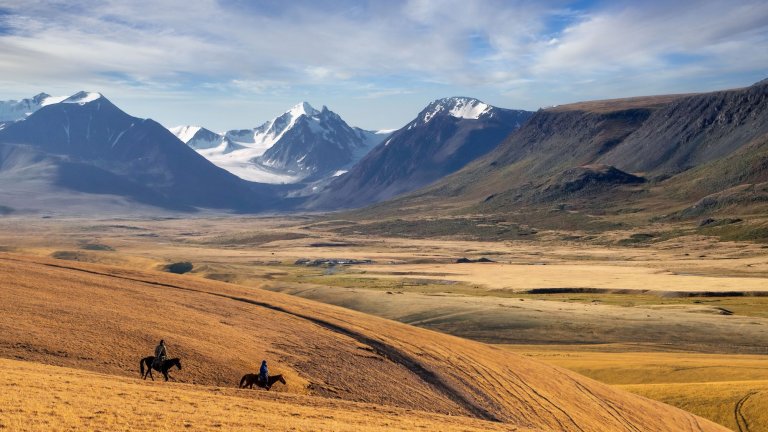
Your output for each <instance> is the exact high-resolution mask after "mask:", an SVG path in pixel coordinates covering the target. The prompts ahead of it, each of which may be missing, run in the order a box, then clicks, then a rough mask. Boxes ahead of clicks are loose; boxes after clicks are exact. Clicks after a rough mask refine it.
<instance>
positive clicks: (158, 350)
mask: <svg viewBox="0 0 768 432" xmlns="http://www.w3.org/2000/svg"><path fill="white" fill-rule="evenodd" d="M167 357H168V350H167V349H166V348H165V340H163V339H160V343H159V344H157V347H155V360H154V361H153V362H152V368H153V369H157V370H160V366H161V365H162V364H163V361H164V360H165V359H166V358H167Z"/></svg>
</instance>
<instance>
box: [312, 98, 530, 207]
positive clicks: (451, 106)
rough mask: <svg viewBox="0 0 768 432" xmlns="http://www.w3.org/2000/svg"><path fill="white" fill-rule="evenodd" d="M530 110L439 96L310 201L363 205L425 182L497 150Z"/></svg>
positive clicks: (314, 205)
mask: <svg viewBox="0 0 768 432" xmlns="http://www.w3.org/2000/svg"><path fill="white" fill-rule="evenodd" d="M531 114H532V113H531V112H529V111H521V110H507V109H503V108H496V107H493V106H491V105H487V104H485V103H483V102H481V101H479V100H477V99H473V98H467V97H451V98H444V99H438V100H436V101H434V102H432V103H430V104H429V105H428V106H427V107H426V108H424V110H422V111H421V112H420V113H419V114H418V116H417V117H416V118H415V119H414V120H412V121H411V122H409V123H408V124H407V125H405V126H404V127H403V128H401V129H399V130H397V131H395V132H394V133H392V135H391V137H389V138H388V139H387V140H385V141H384V143H383V145H379V146H377V147H376V148H374V149H373V150H372V151H371V152H370V153H369V154H368V155H367V156H366V157H364V158H363V159H362V160H361V161H360V162H359V163H358V164H356V165H355V166H354V167H353V168H352V169H351V170H350V171H349V172H348V173H346V174H345V175H343V176H340V177H338V178H337V179H335V180H334V181H333V182H331V183H330V184H329V185H328V186H327V187H326V188H325V189H323V190H322V191H321V192H320V193H319V194H318V195H317V196H316V197H312V198H310V202H309V203H308V207H309V208H320V209H334V208H352V207H359V206H362V205H366V204H370V203H375V202H380V201H384V200H387V199H389V198H392V197H394V196H397V195H400V194H403V193H406V192H410V191H413V190H416V189H418V188H420V187H423V186H426V185H428V184H430V183H432V182H434V181H436V180H439V179H440V178H442V177H444V176H446V175H448V174H450V173H453V172H455V171H457V170H459V169H460V168H462V167H464V166H465V165H467V164H468V163H470V162H472V161H473V160H475V159H477V158H478V157H480V156H483V155H484V154H486V153H488V152H489V151H491V150H493V149H494V148H495V147H496V146H497V145H499V143H501V141H502V140H504V138H506V137H507V136H508V135H509V134H510V133H512V132H513V131H514V130H516V129H518V128H519V127H520V126H521V125H522V124H524V123H525V122H526V120H528V118H529V117H530V116H531Z"/></svg>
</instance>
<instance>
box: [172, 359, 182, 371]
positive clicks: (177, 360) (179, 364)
mask: <svg viewBox="0 0 768 432" xmlns="http://www.w3.org/2000/svg"><path fill="white" fill-rule="evenodd" d="M173 360H174V362H173V364H175V365H176V367H177V368H179V370H181V360H179V359H173Z"/></svg>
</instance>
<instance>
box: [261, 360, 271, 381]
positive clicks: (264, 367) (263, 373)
mask: <svg viewBox="0 0 768 432" xmlns="http://www.w3.org/2000/svg"><path fill="white" fill-rule="evenodd" d="M259 379H260V380H261V382H263V383H264V387H267V386H268V385H269V370H268V369H267V361H266V360H262V361H261V368H260V369H259Z"/></svg>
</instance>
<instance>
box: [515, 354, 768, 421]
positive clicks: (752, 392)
mask: <svg viewBox="0 0 768 432" xmlns="http://www.w3.org/2000/svg"><path fill="white" fill-rule="evenodd" d="M509 349H511V350H512V351H514V352H517V353H520V354H525V355H527V356H530V357H533V358H536V359H539V360H542V361H546V362H547V363H551V364H555V365H558V366H562V367H565V368H567V369H570V370H573V371H576V372H579V373H581V374H584V375H586V376H589V377H591V378H594V379H597V380H599V381H601V382H604V383H608V384H614V385H617V386H618V387H620V388H622V389H624V390H627V391H630V392H632V393H636V394H639V395H642V396H646V397H649V398H652V399H655V400H659V401H663V402H665V403H669V404H671V405H674V406H677V407H680V408H683V409H685V410H687V411H690V412H693V413H695V414H697V415H700V416H702V417H705V418H707V419H709V420H712V421H715V422H717V423H719V424H722V425H725V426H727V427H729V428H731V429H733V430H744V431H746V430H752V431H758V430H768V413H767V412H766V411H765V410H764V409H762V408H761V407H765V406H766V404H768V365H766V358H765V356H760V355H723V354H691V353H680V352H669V353H665V352H642V351H641V352H628V351H631V350H635V349H641V350H642V349H647V347H634V348H633V347H628V346H611V345H607V346H596V347H594V348H592V349H593V350H594V351H586V350H578V351H576V350H574V347H573V346H551V347H546V348H544V347H541V346H509ZM745 425H746V426H745Z"/></svg>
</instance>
